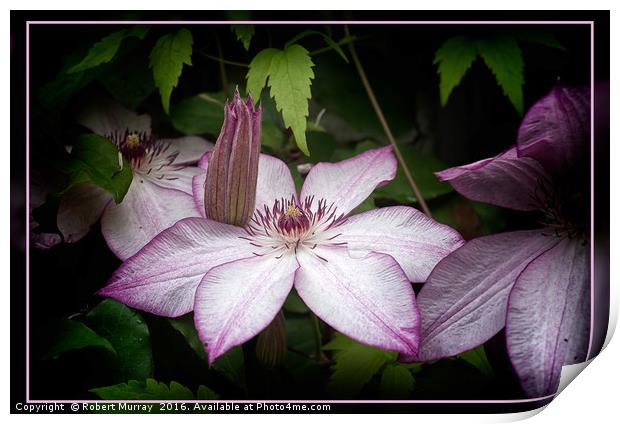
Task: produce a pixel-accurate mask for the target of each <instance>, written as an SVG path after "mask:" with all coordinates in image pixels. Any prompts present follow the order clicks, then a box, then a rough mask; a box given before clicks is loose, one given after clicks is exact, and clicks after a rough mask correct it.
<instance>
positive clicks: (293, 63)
mask: <svg viewBox="0 0 620 424" xmlns="http://www.w3.org/2000/svg"><path fill="white" fill-rule="evenodd" d="M312 66H313V63H312V59H310V55H309V54H308V51H307V50H306V49H304V48H303V47H301V46H300V45H298V44H292V45H290V46H288V47H286V48H285V49H284V50H278V49H265V50H262V51H261V52H260V53H259V54H257V55H256V57H255V58H254V59H253V60H252V62H251V63H250V70H249V71H248V74H247V80H248V84H247V90H248V92H249V93H250V94H252V96H253V97H254V98H255V99H258V98H260V92H261V91H262V89H263V87H264V86H265V83H267V84H268V86H269V88H270V94H271V97H273V98H274V100H275V102H276V108H277V110H278V111H280V112H281V113H282V118H283V119H284V125H285V127H288V128H291V130H292V132H293V136H294V137H295V142H296V143H297V146H298V147H299V149H300V150H301V151H302V152H304V153H305V154H306V155H309V154H310V152H309V151H308V146H307V143H306V125H307V122H306V118H307V116H308V100H309V99H310V96H311V95H310V85H311V83H312V82H311V80H312V78H314V72H313V71H312Z"/></svg>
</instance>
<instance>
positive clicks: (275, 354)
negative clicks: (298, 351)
mask: <svg viewBox="0 0 620 424" xmlns="http://www.w3.org/2000/svg"><path fill="white" fill-rule="evenodd" d="M286 353H287V347H286V327H285V322H284V314H283V313H282V311H280V312H279V313H278V315H276V317H275V318H274V319H273V321H272V322H271V324H269V326H267V328H265V329H264V330H263V331H262V332H261V333H260V334H259V335H258V340H257V341H256V358H258V361H259V362H260V363H261V364H262V365H263V366H264V367H266V368H270V369H271V368H275V367H276V366H278V365H280V364H282V363H283V362H284V360H285V359H286Z"/></svg>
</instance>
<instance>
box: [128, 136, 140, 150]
mask: <svg viewBox="0 0 620 424" xmlns="http://www.w3.org/2000/svg"><path fill="white" fill-rule="evenodd" d="M139 143H140V136H139V135H138V134H129V135H128V136H127V147H129V148H130V149H131V148H133V147H136V146H137V145H138V144H139Z"/></svg>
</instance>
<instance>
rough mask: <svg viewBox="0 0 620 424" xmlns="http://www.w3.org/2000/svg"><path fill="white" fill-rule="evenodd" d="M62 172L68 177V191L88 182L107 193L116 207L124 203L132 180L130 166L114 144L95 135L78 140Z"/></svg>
mask: <svg viewBox="0 0 620 424" xmlns="http://www.w3.org/2000/svg"><path fill="white" fill-rule="evenodd" d="M121 163H122V167H121ZM63 170H64V171H65V173H67V174H68V175H69V179H70V185H69V187H71V186H73V185H74V184H78V183H82V182H87V181H88V182H91V183H93V184H95V185H97V186H99V187H101V188H103V189H104V190H106V191H108V192H110V193H111V194H112V197H113V198H114V201H115V202H116V203H120V202H121V201H122V200H123V198H124V197H125V194H126V193H127V190H129V186H130V185H131V181H132V179H133V174H132V172H131V166H130V165H129V163H127V161H126V160H125V159H124V158H123V157H122V156H121V155H120V153H119V152H118V149H117V148H116V146H115V145H114V143H112V142H111V141H110V140H108V139H107V138H105V137H101V136H100V135H97V134H84V135H82V136H80V138H79V140H78V142H77V143H76V144H75V145H74V146H73V150H71V155H70V158H69V161H67V163H65V164H64V166H63Z"/></svg>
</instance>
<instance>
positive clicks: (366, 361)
mask: <svg viewBox="0 0 620 424" xmlns="http://www.w3.org/2000/svg"><path fill="white" fill-rule="evenodd" d="M323 350H335V351H336V353H335V354H334V360H335V365H334V372H333V374H332V375H331V377H330V379H329V383H328V387H327V389H328V390H329V391H330V392H331V393H333V394H334V395H338V396H343V397H351V398H353V397H355V396H356V395H357V394H359V392H361V390H362V389H363V388H364V386H365V385H366V383H368V382H369V381H370V380H371V379H372V377H373V376H374V375H375V374H376V373H378V372H379V371H380V370H381V368H383V366H384V365H385V364H386V363H388V362H390V361H394V360H395V359H396V354H395V353H391V352H386V351H383V350H381V349H377V348H375V347H371V346H366V345H363V344H360V343H357V342H355V341H353V340H351V339H349V338H348V337H346V336H343V335H341V334H337V335H336V336H335V337H334V339H333V340H332V341H331V342H329V343H328V344H326V345H325V346H323Z"/></svg>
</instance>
